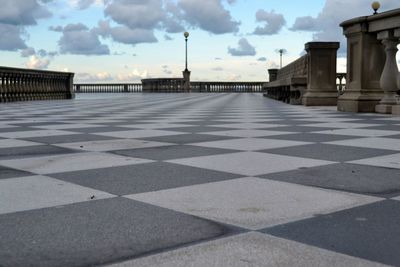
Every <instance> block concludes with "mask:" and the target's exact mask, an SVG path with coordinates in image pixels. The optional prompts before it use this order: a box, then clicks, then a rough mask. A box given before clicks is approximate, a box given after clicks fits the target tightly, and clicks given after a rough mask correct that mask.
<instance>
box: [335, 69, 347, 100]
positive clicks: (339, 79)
mask: <svg viewBox="0 0 400 267" xmlns="http://www.w3.org/2000/svg"><path fill="white" fill-rule="evenodd" d="M346 76H347V75H346V73H337V74H336V88H337V91H338V94H339V95H343V94H344V91H345V90H346Z"/></svg>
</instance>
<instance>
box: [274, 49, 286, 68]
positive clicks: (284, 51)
mask: <svg viewBox="0 0 400 267" xmlns="http://www.w3.org/2000/svg"><path fill="white" fill-rule="evenodd" d="M276 52H277V53H279V54H280V57H281V64H280V68H281V69H282V56H283V54H286V52H287V50H286V49H284V48H281V49H277V50H276Z"/></svg>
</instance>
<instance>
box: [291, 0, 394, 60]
mask: <svg viewBox="0 0 400 267" xmlns="http://www.w3.org/2000/svg"><path fill="white" fill-rule="evenodd" d="M380 2H381V10H380V12H382V11H385V10H389V9H394V8H398V7H399V1H398V0H381V1H380ZM367 15H372V10H371V6H370V2H367V1H366V0H352V1H348V0H326V2H325V5H324V7H323V9H322V11H321V12H320V13H319V14H318V16H317V17H310V16H304V17H298V18H297V19H296V21H295V23H294V24H293V26H292V27H291V30H293V31H311V32H314V35H313V39H314V41H339V42H341V45H340V50H339V55H344V54H345V53H346V47H347V44H346V40H345V37H344V36H343V33H342V28H341V27H340V26H339V24H340V23H341V22H343V21H345V20H348V19H351V18H355V17H358V16H367Z"/></svg>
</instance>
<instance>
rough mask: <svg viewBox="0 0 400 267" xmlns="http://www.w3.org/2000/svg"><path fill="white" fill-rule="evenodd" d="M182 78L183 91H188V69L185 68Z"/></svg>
mask: <svg viewBox="0 0 400 267" xmlns="http://www.w3.org/2000/svg"><path fill="white" fill-rule="evenodd" d="M183 80H184V85H183V87H184V91H185V92H190V91H191V90H190V71H189V70H188V69H185V70H184V71H183Z"/></svg>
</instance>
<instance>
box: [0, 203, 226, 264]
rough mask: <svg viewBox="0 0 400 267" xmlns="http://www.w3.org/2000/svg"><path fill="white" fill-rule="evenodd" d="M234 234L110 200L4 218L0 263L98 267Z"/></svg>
mask: <svg viewBox="0 0 400 267" xmlns="http://www.w3.org/2000/svg"><path fill="white" fill-rule="evenodd" d="M230 232H231V230H230V229H228V228H227V227H224V226H222V225H220V224H217V223H214V222H210V221H207V220H203V219H199V218H196V217H193V216H189V215H185V214H182V213H178V212H175V211H171V210H167V209H163V208H159V207H156V206H151V205H148V204H144V203H141V202H136V201H132V200H128V199H124V198H112V199H107V200H97V201H90V202H85V203H79V204H73V205H67V206H60V207H54V208H47V209H40V210H33V211H28V212H19V213H12V214H6V215H0V237H1V238H0V262H1V264H2V265H4V266H98V265H102V264H105V263H110V262H115V261H121V260H124V259H127V258H133V257H137V256H141V255H144V254H147V253H154V252H158V251H160V250H164V249H170V248H173V247H176V246H181V245H185V244H188V243H192V242H198V241H201V240H205V239H210V238H216V237H220V236H223V235H226V234H228V233H230Z"/></svg>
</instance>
